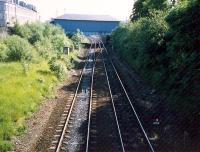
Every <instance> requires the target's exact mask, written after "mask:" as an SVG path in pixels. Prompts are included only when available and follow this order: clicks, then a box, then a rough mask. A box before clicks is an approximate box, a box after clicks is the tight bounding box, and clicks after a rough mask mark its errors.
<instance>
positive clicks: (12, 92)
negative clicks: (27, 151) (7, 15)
mask: <svg viewBox="0 0 200 152" xmlns="http://www.w3.org/2000/svg"><path fill="white" fill-rule="evenodd" d="M64 46H67V47H70V48H73V47H74V42H73V41H72V40H71V39H70V38H68V37H66V35H65V33H64V31H63V30H62V29H61V28H60V27H57V26H53V25H50V24H48V23H45V24H44V23H39V22H38V23H27V24H25V25H18V24H16V25H15V27H14V28H13V29H12V30H11V35H10V36H8V37H6V38H2V39H0V92H1V93H0V151H1V152H4V151H7V150H9V149H10V148H11V146H12V145H11V143H10V140H11V138H12V136H14V135H20V134H22V133H24V132H25V131H26V126H24V124H23V123H24V120H25V119H26V118H27V117H30V116H31V115H32V113H33V112H34V111H35V110H36V108H37V106H38V104H40V103H41V101H42V99H44V97H54V96H55V90H54V89H55V86H56V84H58V83H59V81H61V80H65V79H66V78H67V71H68V70H69V69H71V68H72V67H73V60H74V59H75V57H76V54H77V51H73V52H71V53H69V54H65V52H64Z"/></svg>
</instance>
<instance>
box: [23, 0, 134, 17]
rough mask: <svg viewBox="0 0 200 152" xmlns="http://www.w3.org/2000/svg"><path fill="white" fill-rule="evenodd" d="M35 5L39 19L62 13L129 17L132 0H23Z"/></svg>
mask: <svg viewBox="0 0 200 152" xmlns="http://www.w3.org/2000/svg"><path fill="white" fill-rule="evenodd" d="M24 1H25V2H29V3H33V4H35V5H36V6H37V8H38V11H39V13H40V16H41V20H43V21H44V20H49V19H51V18H54V17H56V16H59V15H63V14H64V13H72V14H93V15H111V16H113V17H114V18H116V19H118V20H121V21H125V20H127V19H129V16H130V14H131V11H132V7H133V3H134V0H24Z"/></svg>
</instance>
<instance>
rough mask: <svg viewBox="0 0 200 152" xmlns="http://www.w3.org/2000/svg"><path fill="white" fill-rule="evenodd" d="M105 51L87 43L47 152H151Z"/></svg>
mask: <svg viewBox="0 0 200 152" xmlns="http://www.w3.org/2000/svg"><path fill="white" fill-rule="evenodd" d="M97 42H98V43H99V44H98V46H99V49H97V48H96V46H97V45H96V43H97ZM93 46H94V49H93ZM106 52H107V50H106V48H105V47H104V44H103V43H102V42H101V41H95V43H94V44H93V43H92V44H91V47H90V49H89V52H88V59H87V61H86V63H85V67H84V69H83V71H82V74H81V76H80V80H79V83H78V85H77V89H76V92H75V94H74V96H72V97H71V98H70V99H69V100H72V102H69V103H70V104H68V105H67V106H66V110H65V111H64V113H63V115H62V117H61V121H60V124H59V125H58V128H57V130H56V132H57V134H56V135H55V140H54V141H53V142H52V145H51V147H50V151H55V152H75V151H76V152H77V151H85V152H93V151H94V152H118V151H119V152H125V151H126V152H129V151H130V152H133V151H136V152H149V151H152V152H154V149H153V146H152V145H151V143H150V141H149V139H148V137H147V134H146V132H145V130H144V128H143V126H142V124H141V122H140V120H139V118H138V116H137V113H136V111H135V109H134V107H133V105H132V102H131V101H130V98H129V96H128V94H127V92H126V89H125V88H124V85H123V83H122V80H121V79H120V77H119V75H118V73H117V70H116V68H115V66H114V64H113V63H112V61H111V60H110V59H109V56H108V54H107V53H106ZM95 55H96V56H95Z"/></svg>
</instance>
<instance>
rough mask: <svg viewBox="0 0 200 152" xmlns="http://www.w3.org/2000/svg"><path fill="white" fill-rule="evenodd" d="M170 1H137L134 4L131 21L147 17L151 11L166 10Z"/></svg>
mask: <svg viewBox="0 0 200 152" xmlns="http://www.w3.org/2000/svg"><path fill="white" fill-rule="evenodd" d="M167 1H168V0H137V1H136V2H135V3H134V6H133V11H132V15H131V20H132V21H134V20H137V19H139V18H140V17H146V16H148V15H149V13H150V11H151V10H165V9H166V8H167V3H168V2H167Z"/></svg>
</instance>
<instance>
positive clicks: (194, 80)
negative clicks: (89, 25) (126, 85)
mask: <svg viewBox="0 0 200 152" xmlns="http://www.w3.org/2000/svg"><path fill="white" fill-rule="evenodd" d="M167 2H168V1H167V0H162V1H155V0H137V2H136V3H135V5H134V8H133V14H132V16H131V17H132V18H131V20H132V22H130V23H127V24H123V25H121V26H120V27H119V28H117V29H116V30H115V31H114V32H113V33H112V43H113V46H114V50H116V51H117V52H118V53H119V54H120V55H121V56H122V57H123V58H124V59H125V60H127V61H128V62H129V63H130V64H131V65H132V66H133V67H134V68H135V69H136V70H137V71H138V72H139V73H140V74H141V75H142V76H143V77H144V78H145V79H146V80H147V81H148V82H149V83H150V84H152V86H153V87H155V88H157V89H159V90H161V91H162V92H163V93H165V94H166V97H167V99H168V101H169V103H170V104H171V105H172V107H173V108H174V110H176V111H177V112H178V113H179V114H182V116H183V119H185V120H186V121H187V120H190V121H189V122H191V123H192V121H194V120H195V119H197V117H198V113H199V108H198V107H199V101H200V85H199V82H200V79H199V78H200V70H199V67H200V62H199V61H200V54H199V52H200V47H199V45H200V43H199V42H200V20H199V15H200V11H199V10H200V3H199V0H192V1H187V0H182V1H178V2H177V3H176V1H172V2H171V3H167ZM194 122H195V121H194Z"/></svg>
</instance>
